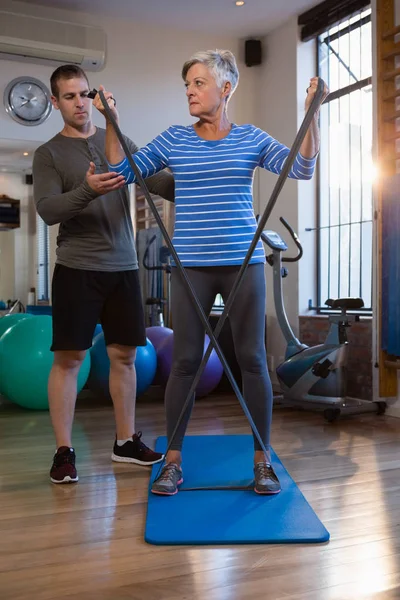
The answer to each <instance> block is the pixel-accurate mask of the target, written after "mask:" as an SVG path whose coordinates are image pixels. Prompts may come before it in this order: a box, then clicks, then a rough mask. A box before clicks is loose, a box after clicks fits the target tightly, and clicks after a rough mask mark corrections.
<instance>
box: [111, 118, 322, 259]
mask: <svg viewBox="0 0 400 600" xmlns="http://www.w3.org/2000/svg"><path fill="white" fill-rule="evenodd" d="M288 154H289V149H288V148H287V147H286V146H284V145H283V144H280V143H279V142H277V141H276V140H275V139H274V138H272V137H271V136H270V135H268V134H267V133H265V132H264V131H262V130H261V129H258V128H257V127H254V126H253V125H234V124H233V125H232V129H231V131H230V132H229V134H228V135H227V136H226V137H224V138H223V139H221V140H217V141H208V140H204V139H202V138H200V137H199V136H198V135H197V133H196V131H195V129H194V127H193V125H189V126H186V127H184V126H179V125H176V126H172V127H170V128H169V129H167V130H166V131H164V132H163V133H161V134H160V135H159V136H157V137H156V138H155V139H154V140H153V141H152V142H151V143H150V144H148V145H147V146H145V147H144V148H142V149H141V150H139V151H138V152H136V153H135V154H134V155H133V158H134V160H135V163H136V165H137V166H138V168H139V171H140V172H141V174H142V177H144V178H146V177H149V176H150V175H154V173H156V172H157V171H160V170H161V169H164V168H165V167H169V168H170V169H171V171H172V173H173V175H174V178H175V205H176V213H175V214H176V218H175V231H174V237H173V243H174V246H175V248H176V251H177V253H178V256H179V258H180V260H181V261H182V264H183V265H184V266H187V267H195V266H199V267H201V266H222V265H241V264H242V263H243V260H244V258H245V255H246V252H247V250H248V248H249V246H250V243H251V240H252V238H253V236H254V233H255V231H256V227H257V223H256V219H255V215H254V210H253V196H252V185H253V176H254V171H255V169H256V167H262V168H264V169H268V170H269V171H271V172H272V173H276V174H277V175H278V174H279V173H280V172H281V170H282V168H283V165H284V163H285V160H286V158H287V156H288ZM315 162H316V158H312V159H307V158H304V157H303V156H301V154H298V156H297V157H296V160H295V163H294V165H293V167H292V169H291V171H290V174H289V177H291V178H293V179H311V178H312V176H313V173H314V167H315ZM110 169H111V170H113V171H116V172H117V173H119V174H122V175H124V176H125V178H126V181H127V183H133V182H134V181H135V175H134V173H133V172H132V169H131V167H130V165H129V163H128V161H127V159H126V158H125V159H124V160H123V161H122V162H121V163H119V164H117V165H110ZM264 261H265V251H264V248H263V244H262V242H261V241H259V243H258V245H257V247H256V249H255V251H254V254H253V256H252V258H251V261H250V263H260V262H264Z"/></svg>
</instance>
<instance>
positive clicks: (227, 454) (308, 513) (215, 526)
mask: <svg viewBox="0 0 400 600" xmlns="http://www.w3.org/2000/svg"><path fill="white" fill-rule="evenodd" d="M165 448H166V438H165V437H160V438H158V440H157V444H156V450H157V451H158V452H163V451H164V450H165ZM253 451H254V450H253V438H252V436H250V435H210V436H187V437H186V438H185V442H184V447H183V461H184V462H183V477H184V482H183V484H182V486H181V488H182V489H183V488H185V487H197V486H213V485H218V486H229V485H240V486H245V485H247V484H249V483H250V482H251V480H252V477H253V472H252V464H253ZM272 460H273V465H274V469H275V471H276V474H277V475H278V477H279V480H280V482H281V486H282V491H281V492H280V493H279V494H277V495H274V496H265V495H259V494H256V493H255V492H254V491H252V490H251V491H196V492H189V491H188V492H184V491H180V492H178V494H176V495H175V496H156V495H155V494H152V493H151V492H150V487H151V484H152V482H153V480H154V479H155V477H156V475H157V473H158V470H159V468H160V465H154V466H153V470H152V474H151V478H150V486H149V502H148V507H147V518H146V530H145V540H146V542H148V543H149V544H157V545H188V544H190V545H198V544H212V545H219V544H294V543H303V544H304V543H321V542H327V541H328V540H329V533H328V531H327V530H326V529H325V527H324V526H323V524H322V523H321V521H320V520H319V519H318V517H317V515H316V514H315V512H314V511H313V509H312V508H311V506H310V505H309V504H308V502H307V500H306V499H305V498H304V496H303V494H302V493H301V492H300V490H299V488H298V487H297V485H296V484H295V482H294V481H293V479H292V478H291V477H290V475H289V473H288V472H287V471H286V469H285V467H284V466H283V465H282V463H281V461H280V460H279V458H278V457H277V456H276V454H275V453H273V458H272Z"/></svg>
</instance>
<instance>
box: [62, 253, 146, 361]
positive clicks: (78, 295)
mask: <svg viewBox="0 0 400 600" xmlns="http://www.w3.org/2000/svg"><path fill="white" fill-rule="evenodd" d="M52 304H53V344H52V346H51V350H53V351H55V350H87V349H88V348H90V347H91V346H92V339H93V333H94V329H95V327H96V325H97V323H99V322H100V323H101V325H102V328H103V331H104V337H105V341H106V344H107V345H109V344H120V345H122V346H145V345H146V329H145V323H144V314H143V305H142V298H141V293H140V285H139V273H138V271H137V270H135V271H133V270H130V271H118V272H108V271H85V270H83V269H70V268H69V267H65V266H63V265H59V264H56V266H55V269H54V274H53V282H52Z"/></svg>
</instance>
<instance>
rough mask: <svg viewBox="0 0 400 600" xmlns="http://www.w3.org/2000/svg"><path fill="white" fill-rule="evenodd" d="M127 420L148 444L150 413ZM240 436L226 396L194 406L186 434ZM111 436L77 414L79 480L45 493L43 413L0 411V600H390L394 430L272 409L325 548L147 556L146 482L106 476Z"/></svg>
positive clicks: (159, 419) (195, 550) (396, 562)
mask: <svg viewBox="0 0 400 600" xmlns="http://www.w3.org/2000/svg"><path fill="white" fill-rule="evenodd" d="M137 421H138V428H140V429H142V430H143V431H144V432H145V436H144V437H145V440H146V441H147V442H149V443H150V442H153V441H154V439H155V438H156V436H157V435H159V434H163V433H164V414H163V408H162V404H161V402H159V401H154V400H152V401H150V400H149V401H148V402H147V403H144V402H141V403H140V404H139V405H138V415H137ZM243 432H245V433H247V432H248V427H247V423H246V420H245V418H244V417H243V415H242V412H241V409H240V407H239V406H238V403H237V400H236V399H235V398H229V397H221V396H217V397H214V398H210V399H207V400H205V399H203V400H200V401H199V402H198V404H197V406H196V408H195V412H194V415H193V419H192V421H191V425H190V431H189V433H192V434H207V433H208V434H215V433H243ZM113 437H114V427H113V417H112V411H111V409H110V407H109V406H108V405H105V406H97V408H96V407H95V406H90V404H89V403H88V400H86V401H84V402H81V403H80V408H79V409H78V411H77V418H76V424H75V439H74V444H75V448H76V451H77V455H78V467H79V475H80V482H79V483H78V484H76V485H68V486H54V485H52V484H50V482H49V478H48V471H49V467H50V462H51V456H52V452H53V443H54V442H53V437H52V432H51V428H50V424H49V419H48V414H47V413H38V412H32V413H30V412H24V411H22V410H19V409H17V408H16V407H13V406H11V405H7V404H1V403H0V599H1V600H26V599H29V600H50V599H55V598H57V599H64V598H68V599H69V600H128V599H129V600H132V599H134V600H172V599H181V600H183V599H185V600H186V599H187V600H189V599H190V600H195V599H203V598H204V599H208V598H210V599H211V600H233V599H235V600H236V599H240V600H242V599H243V600H244V599H246V600H247V599H258V598H260V599H263V600H270V599H271V600H294V599H296V600H347V599H349V600H350V599H351V600H361V599H372V598H373V599H379V600H389V599H390V600H392V599H394V598H399V599H400V420H398V419H394V418H390V417H386V416H385V417H376V416H374V415H372V414H367V415H360V416H355V417H351V418H348V419H347V420H342V421H341V422H338V423H335V424H333V425H329V424H327V423H326V422H324V420H323V418H322V417H321V416H319V415H316V414H309V413H305V412H299V411H292V410H290V409H282V408H277V409H276V410H275V415H274V427H273V446H274V448H275V450H276V451H277V453H278V454H279V455H280V457H281V459H282V460H283V462H284V464H285V466H286V468H287V469H288V470H289V472H290V473H291V475H292V476H293V477H294V479H295V480H296V482H297V483H298V485H299V486H300V488H301V490H302V491H303V493H304V495H305V496H306V498H307V499H308V501H309V502H310V503H311V505H312V506H313V508H314V510H315V511H316V512H317V514H318V516H319V517H320V519H321V520H322V521H323V523H324V524H325V526H326V527H327V529H328V530H329V531H330V533H331V541H330V542H329V543H328V544H324V545H289V546H285V545H281V546H273V545H269V546H268V545H264V546H262V545H255V546H236V547H228V546H225V547H224V546H221V547H216V548H211V547H160V546H151V545H148V544H146V543H145V542H144V540H143V533H144V520H145V511H146V496H147V484H148V477H149V470H148V469H146V468H142V467H133V466H129V465H115V464H112V463H111V461H110V451H111V445H112V441H113ZM166 518H168V512H167V510H166Z"/></svg>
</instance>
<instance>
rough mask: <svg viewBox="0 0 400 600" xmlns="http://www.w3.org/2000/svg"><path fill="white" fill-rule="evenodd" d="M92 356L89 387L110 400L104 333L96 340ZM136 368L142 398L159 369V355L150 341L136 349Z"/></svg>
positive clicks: (137, 382)
mask: <svg viewBox="0 0 400 600" xmlns="http://www.w3.org/2000/svg"><path fill="white" fill-rule="evenodd" d="M90 355H91V363H92V364H91V369H90V375H89V379H88V387H89V389H91V390H92V391H93V392H94V393H96V394H99V395H101V396H104V397H106V398H110V391H109V376H110V359H109V358H108V354H107V347H106V344H105V340H104V333H100V334H98V335H97V336H96V338H95V339H94V341H93V346H92V348H91V351H90ZM135 368H136V395H137V396H140V395H141V394H143V393H144V392H145V391H146V390H147V389H148V387H149V386H150V385H151V384H152V383H153V380H154V376H155V374H156V369H157V354H156V351H155V349H154V346H153V344H152V343H151V341H150V340H149V339H147V344H146V346H138V347H137V349H136V359H135Z"/></svg>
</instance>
